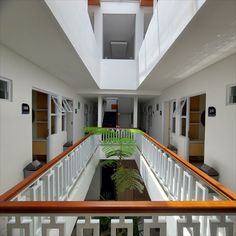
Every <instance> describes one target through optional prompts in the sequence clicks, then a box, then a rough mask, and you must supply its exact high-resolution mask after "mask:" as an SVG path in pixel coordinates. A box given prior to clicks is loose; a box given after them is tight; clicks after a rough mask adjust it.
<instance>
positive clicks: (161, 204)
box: [0, 129, 236, 236]
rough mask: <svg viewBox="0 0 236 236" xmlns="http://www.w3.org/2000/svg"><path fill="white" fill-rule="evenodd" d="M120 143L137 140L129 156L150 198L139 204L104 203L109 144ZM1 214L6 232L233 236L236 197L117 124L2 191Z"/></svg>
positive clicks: (154, 143)
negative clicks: (104, 169) (102, 164)
mask: <svg viewBox="0 0 236 236" xmlns="http://www.w3.org/2000/svg"><path fill="white" fill-rule="evenodd" d="M119 140H126V141H122V145H123V146H124V147H128V146H129V145H131V144H132V145H134V146H133V147H134V148H135V150H136V151H135V152H134V153H133V154H132V155H131V156H129V157H126V158H125V159H123V161H126V160H129V161H132V162H134V163H135V165H136V166H137V168H138V170H139V173H140V175H141V177H142V179H143V184H144V185H145V188H146V191H147V194H148V197H146V199H148V200H145V199H144V198H143V199H144V200H142V201H134V200H132V199H135V198H133V197H131V198H130V195H132V194H130V192H129V193H128V194H127V195H123V198H122V201H120V200H119V198H118V197H117V195H116V197H115V198H114V200H104V198H103V200H102V201H99V199H100V196H101V195H102V193H101V188H102V184H105V185H106V183H108V182H109V181H108V180H109V179H110V176H109V175H106V176H105V182H103V181H102V180H101V175H102V174H101V172H100V173H98V174H97V170H98V166H99V163H100V162H101V161H102V160H104V159H107V156H105V152H104V147H105V148H107V147H108V148H109V147H114V146H115V147H116V146H117V145H118V147H119V145H120V144H121V143H120V141H119ZM219 148H220V147H219ZM118 149H119V148H118ZM118 149H116V150H118ZM112 159H114V160H117V156H112ZM102 182H103V183H102ZM91 186H93V189H92V190H93V191H91ZM88 193H90V194H89V195H90V198H89V201H86V199H88ZM91 196H92V197H93V198H94V199H97V200H92V198H91ZM116 199H118V200H116ZM120 199H121V198H120ZM127 199H128V200H129V201H127ZM140 199H141V198H140ZM125 200H126V201H125ZM136 200H137V199H136ZM0 216H1V218H0V219H1V220H0V222H1V231H0V234H1V235H2V236H4V235H30V236H31V235H40V236H41V235H42V236H45V235H60V236H61V235H66V236H67V235H68V236H69V235H94V236H95V235H96V236H97V235H112V236H115V235H128V236H131V235H144V236H149V235H161V236H166V235H168V236H175V235H176V236H180V235H181V236H182V235H194V236H200V235H201V236H215V235H222V236H234V235H235V233H236V222H235V216H236V194H235V193H233V192H232V191H230V190H229V189H227V188H226V187H224V186H222V184H220V183H219V182H217V181H216V180H215V179H213V178H211V177H210V176H208V175H207V174H206V173H204V172H202V171H201V170H200V169H198V168H196V167H195V166H193V165H191V164H190V163H189V162H187V161H186V160H184V159H182V158H181V157H180V156H178V155H177V154H175V153H174V152H172V151H171V150H169V149H168V148H166V147H165V146H163V145H162V144H161V143H159V142H158V141H156V140H154V139H153V138H152V137H150V136H148V135H147V134H145V133H143V132H141V131H138V130H132V129H131V130H127V129H112V130H109V132H102V133H96V134H89V135H87V136H85V137H84V138H83V139H82V140H80V141H79V142H78V143H76V144H74V145H73V146H72V147H70V148H68V149H67V150H66V151H64V152H63V153H61V154H60V155H59V156H57V157H55V158H54V159H52V160H51V161H50V162H48V163H47V164H46V165H44V166H43V167H41V168H40V169H39V170H37V171H36V172H35V173H33V174H32V175H30V176H29V177H27V178H26V179H25V180H23V181H22V182H20V183H19V184H18V185H16V186H15V187H13V188H12V189H10V190H9V191H7V192H6V193H5V194H3V195H1V196H0Z"/></svg>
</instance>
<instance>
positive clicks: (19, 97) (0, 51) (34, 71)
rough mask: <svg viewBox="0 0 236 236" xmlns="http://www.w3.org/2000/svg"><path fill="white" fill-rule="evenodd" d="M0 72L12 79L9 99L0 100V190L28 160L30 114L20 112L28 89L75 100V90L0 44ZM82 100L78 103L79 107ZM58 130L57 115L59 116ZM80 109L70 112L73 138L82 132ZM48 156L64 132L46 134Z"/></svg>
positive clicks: (29, 93) (58, 148) (27, 98)
mask: <svg viewBox="0 0 236 236" xmlns="http://www.w3.org/2000/svg"><path fill="white" fill-rule="evenodd" d="M0 75H1V76H3V77H6V78H8V79H10V80H12V85H13V99H12V101H11V102H10V101H5V100H0V193H3V192H5V191H6V190H7V189H9V188H10V187H12V186H14V185H15V184H16V183H18V182H19V181H20V180H22V178H23V168H24V167H25V166H26V165H27V164H28V163H30V162H31V161H32V116H31V111H30V114H26V115H23V114H21V104H22V103H27V104H29V106H30V110H31V103H32V89H33V88H37V89H40V90H43V91H45V92H48V93H53V94H56V95H58V96H59V98H61V97H62V96H64V97H67V98H70V99H72V100H73V101H74V103H75V104H78V97H77V95H76V93H75V91H74V90H73V89H72V88H70V87H69V86H68V85H66V84H65V83H64V82H63V81H61V80H59V79H57V78H55V77H53V76H52V75H50V74H49V73H47V72H45V71H43V70H42V69H40V68H39V67H37V66H36V65H34V64H32V63H31V62H30V61H27V60H26V59H24V58H23V57H21V56H19V55H17V54H15V53H14V52H12V51H11V50H9V49H7V48H6V47H4V46H3V45H0ZM83 102H84V100H83V101H82V104H81V107H83ZM58 122H59V127H58V128H59V130H61V116H60V118H59V121H58ZM83 125H84V123H83V110H82V109H80V110H78V112H77V114H74V134H73V141H74V142H76V141H77V140H78V139H80V138H81V137H82V136H83V134H84V133H83V130H82V127H83ZM50 142H51V145H50V153H49V154H50V158H53V157H54V156H56V155H58V154H59V153H60V152H62V151H63V144H64V143H65V142H66V133H65V132H62V131H59V132H58V133H57V134H54V135H51V136H50Z"/></svg>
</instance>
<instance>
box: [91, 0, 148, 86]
mask: <svg viewBox="0 0 236 236" xmlns="http://www.w3.org/2000/svg"><path fill="white" fill-rule="evenodd" d="M90 11H92V12H94V34H95V37H96V41H97V46H98V48H99V55H100V59H101V61H100V65H101V75H100V78H101V84H100V88H101V89H125V90H127V89H136V88H137V83H138V52H139V49H140V47H141V44H142V41H143V31H144V13H145V12H150V11H151V8H147V7H142V8H140V6H139V3H138V2H134V3H131V2H129V3H127V2H124V3H122V2H101V5H100V7H90ZM103 14H136V24H135V50H134V51H135V60H102V56H103Z"/></svg>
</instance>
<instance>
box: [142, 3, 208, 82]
mask: <svg viewBox="0 0 236 236" xmlns="http://www.w3.org/2000/svg"><path fill="white" fill-rule="evenodd" d="M154 2H155V1H154ZM204 2H205V0H192V1H166V0H159V1H158V2H157V3H156V4H154V9H153V16H152V19H151V22H150V24H149V27H148V29H147V32H146V36H145V39H144V40H143V42H142V46H141V48H140V51H139V85H140V84H141V83H142V82H143V81H144V79H145V78H146V77H147V75H148V74H149V73H150V72H151V70H152V69H153V67H154V66H155V65H156V64H157V63H158V62H159V61H160V59H161V58H162V56H163V55H164V54H165V53H166V51H167V50H168V49H169V48H170V46H171V45H172V44H173V43H174V41H175V40H176V39H177V38H178V36H179V35H180V34H181V32H182V31H183V30H184V28H185V27H186V25H187V24H188V23H189V22H190V21H191V19H192V18H193V16H194V15H195V14H196V12H197V11H198V10H199V9H200V7H201V6H202V5H203V3H204Z"/></svg>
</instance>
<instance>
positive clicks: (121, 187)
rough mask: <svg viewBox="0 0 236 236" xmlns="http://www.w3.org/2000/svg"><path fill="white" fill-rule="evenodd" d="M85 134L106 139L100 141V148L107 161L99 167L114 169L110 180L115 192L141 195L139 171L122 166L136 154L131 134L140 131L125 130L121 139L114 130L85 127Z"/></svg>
mask: <svg viewBox="0 0 236 236" xmlns="http://www.w3.org/2000/svg"><path fill="white" fill-rule="evenodd" d="M85 132H86V133H91V134H99V135H102V137H106V138H103V139H102V141H101V146H102V150H103V152H104V154H105V156H106V158H107V160H105V161H103V162H102V164H101V165H102V166H105V167H113V168H114V174H113V175H112V176H111V179H112V180H113V181H114V183H115V187H116V191H117V192H121V193H122V192H125V191H127V190H137V191H139V192H140V193H142V192H143V190H144V185H143V180H142V177H141V176H140V174H139V171H138V170H137V169H134V168H129V167H124V165H123V161H125V160H127V158H128V157H131V156H133V155H134V154H136V152H137V147H136V143H135V141H134V140H133V138H132V137H133V134H135V133H142V131H141V130H138V129H126V133H128V135H126V137H121V136H120V135H118V133H117V132H116V131H115V130H114V129H108V128H99V127H87V128H85ZM112 157H113V158H114V157H117V159H111V158H112ZM109 158H110V159H109Z"/></svg>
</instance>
